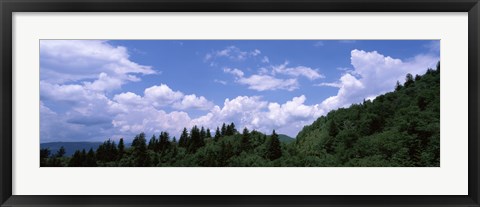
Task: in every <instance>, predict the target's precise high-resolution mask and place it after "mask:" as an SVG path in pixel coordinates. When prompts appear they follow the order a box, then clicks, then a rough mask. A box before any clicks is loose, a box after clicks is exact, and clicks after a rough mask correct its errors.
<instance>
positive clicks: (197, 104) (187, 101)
mask: <svg viewBox="0 0 480 207" xmlns="http://www.w3.org/2000/svg"><path fill="white" fill-rule="evenodd" d="M212 107H213V103H212V102H210V101H208V100H207V99H206V98H205V97H203V96H200V97H197V96H196V95H195V94H190V95H186V96H184V97H183V99H182V101H180V102H177V103H174V104H173V108H176V109H202V110H208V109H210V108H212Z"/></svg>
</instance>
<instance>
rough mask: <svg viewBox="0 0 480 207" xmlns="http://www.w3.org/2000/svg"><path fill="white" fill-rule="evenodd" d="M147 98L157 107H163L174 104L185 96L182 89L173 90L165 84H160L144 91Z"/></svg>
mask: <svg viewBox="0 0 480 207" xmlns="http://www.w3.org/2000/svg"><path fill="white" fill-rule="evenodd" d="M144 94H145V99H146V100H147V101H148V102H150V103H151V104H152V105H153V106H155V107H163V106H167V105H170V104H173V103H174V102H176V101H179V100H181V99H182V98H183V96H184V95H183V93H182V92H180V91H173V90H172V89H170V87H168V86H167V85H165V84H161V85H159V86H152V87H149V88H147V89H145V91H144Z"/></svg>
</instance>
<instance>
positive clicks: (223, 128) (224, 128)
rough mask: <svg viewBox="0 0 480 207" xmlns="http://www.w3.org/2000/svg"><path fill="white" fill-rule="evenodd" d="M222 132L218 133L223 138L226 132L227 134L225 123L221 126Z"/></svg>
mask: <svg viewBox="0 0 480 207" xmlns="http://www.w3.org/2000/svg"><path fill="white" fill-rule="evenodd" d="M221 130H222V131H220V134H221V135H222V137H223V136H225V135H226V132H227V126H225V123H223V124H222V129H221Z"/></svg>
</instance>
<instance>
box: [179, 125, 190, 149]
mask: <svg viewBox="0 0 480 207" xmlns="http://www.w3.org/2000/svg"><path fill="white" fill-rule="evenodd" d="M178 146H179V147H183V148H187V147H188V132H187V128H185V127H184V128H183V131H182V134H181V135H180V139H179V140H178Z"/></svg>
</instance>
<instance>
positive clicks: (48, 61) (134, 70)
mask: <svg viewBox="0 0 480 207" xmlns="http://www.w3.org/2000/svg"><path fill="white" fill-rule="evenodd" d="M40 65H41V68H40V70H41V73H40V74H41V77H40V79H41V80H43V81H47V82H50V83H58V84H62V83H66V82H72V81H81V80H91V79H95V78H98V77H99V74H101V73H104V75H103V77H104V78H105V77H108V78H109V80H112V79H117V82H120V83H123V82H124V81H135V80H139V78H138V77H137V76H136V75H135V74H140V75H148V74H155V73H157V72H156V71H154V70H153V69H152V67H151V66H144V65H140V64H137V63H135V62H132V61H131V60H130V59H129V54H128V50H127V48H125V47H121V46H113V45H111V44H109V43H108V42H107V41H98V40H41V41H40ZM99 81H102V80H99ZM96 85H101V84H100V83H97V84H96ZM100 88H102V87H98V88H97V89H100ZM107 88H108V87H107Z"/></svg>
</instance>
